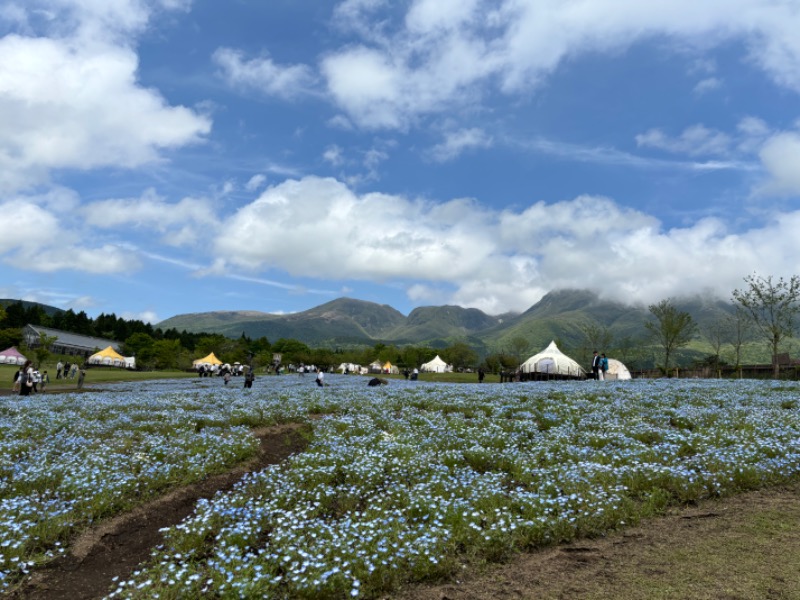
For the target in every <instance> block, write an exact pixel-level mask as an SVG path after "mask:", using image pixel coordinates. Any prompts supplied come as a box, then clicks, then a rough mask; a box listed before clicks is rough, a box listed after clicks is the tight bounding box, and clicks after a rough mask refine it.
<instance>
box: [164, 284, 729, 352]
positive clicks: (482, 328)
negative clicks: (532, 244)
mask: <svg viewBox="0 0 800 600" xmlns="http://www.w3.org/2000/svg"><path fill="white" fill-rule="evenodd" d="M673 301H674V303H675V305H676V307H677V308H678V309H679V310H684V311H686V312H689V314H691V315H692V317H693V318H694V319H695V321H696V322H697V324H698V326H699V328H701V329H702V328H704V327H705V326H707V325H709V324H710V323H711V322H713V321H716V320H718V319H721V318H723V317H724V316H726V315H729V314H731V313H732V311H733V306H732V305H731V304H730V303H726V302H724V301H722V300H717V299H710V298H703V297H702V296H693V297H686V298H678V299H674V300H673ZM650 318H651V316H650V312H649V310H648V308H647V307H644V306H629V305H625V304H623V303H621V302H617V301H612V300H606V299H603V298H601V297H599V296H598V295H597V294H595V293H594V292H591V291H588V290H557V291H553V292H550V293H548V294H545V296H543V297H542V299H541V300H539V302H537V303H536V304H534V305H532V306H531V307H530V308H528V309H527V310H526V311H524V312H522V313H519V314H514V313H506V314H504V315H502V316H491V315H488V314H486V313H484V312H483V311H481V310H479V309H477V308H464V307H461V306H453V305H444V306H423V307H417V308H415V309H413V310H412V311H411V312H410V313H409V315H408V316H404V315H403V314H402V313H401V312H399V311H398V310H396V309H394V308H393V307H391V306H389V305H387V304H377V303H373V302H369V301H366V300H356V299H353V298H337V299H335V300H332V301H330V302H326V303H325V304H322V305H319V306H316V307H313V308H311V309H308V310H305V311H302V312H299V313H292V314H289V315H276V314H273V313H266V312H265V313H259V312H258V311H209V312H204V313H189V314H186V315H176V316H174V317H170V318H169V319H165V320H164V321H161V322H160V323H158V324H157V326H158V327H160V328H161V329H169V328H175V329H177V330H178V331H181V330H182V329H185V330H186V331H188V332H194V333H199V332H205V333H219V334H222V335H225V336H226V337H239V336H241V335H242V334H245V335H247V336H248V337H251V338H257V337H266V338H267V339H269V340H270V341H275V340H277V339H280V338H293V339H297V340H299V341H301V342H304V343H306V344H309V345H323V346H332V347H333V346H338V345H347V344H367V345H373V344H375V343H393V344H397V345H402V344H422V345H425V344H427V345H431V346H434V347H443V346H446V345H448V344H449V343H452V342H454V341H468V343H470V344H471V345H474V346H479V347H484V348H486V349H489V348H503V347H506V346H508V345H509V344H510V343H511V342H512V340H513V339H514V338H524V339H526V340H528V341H529V342H530V343H531V344H532V345H533V346H540V345H541V346H542V347H543V346H545V345H546V344H548V343H549V342H550V341H552V340H554V339H556V340H562V341H564V342H567V343H577V342H578V340H580V339H582V338H583V337H584V333H583V330H584V328H586V327H588V326H599V327H601V328H606V329H608V331H609V332H610V333H611V334H612V335H613V336H614V337H615V338H627V337H630V338H635V337H641V335H642V334H643V330H644V323H645V321H647V320H649V319H650Z"/></svg>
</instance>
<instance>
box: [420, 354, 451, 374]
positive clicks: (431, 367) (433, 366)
mask: <svg viewBox="0 0 800 600" xmlns="http://www.w3.org/2000/svg"><path fill="white" fill-rule="evenodd" d="M419 370H420V371H422V372H424V373H450V372H451V371H452V370H453V367H451V366H450V365H448V364H447V363H446V362H444V361H443V360H442V359H441V358H439V355H438V354H437V355H436V358H434V359H433V360H431V361H429V362H426V363H425V364H423V365H422V366H420V368H419Z"/></svg>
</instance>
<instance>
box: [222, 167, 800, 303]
mask: <svg viewBox="0 0 800 600" xmlns="http://www.w3.org/2000/svg"><path fill="white" fill-rule="evenodd" d="M798 226H800V212H795V213H788V214H777V215H774V216H773V217H772V218H771V220H769V221H767V222H765V223H762V224H760V225H758V226H755V225H754V226H753V228H752V229H750V230H748V231H744V232H733V231H732V230H730V229H729V225H728V224H726V223H725V222H723V221H721V220H716V219H705V220H703V221H700V222H698V223H696V224H694V225H692V226H689V227H684V228H674V229H664V228H663V227H662V225H661V223H660V222H659V221H658V220H657V219H656V218H654V217H652V216H650V215H648V214H645V213H643V212H641V211H638V210H635V209H631V208H625V207H622V206H620V205H619V204H617V203H616V202H614V201H613V200H611V199H609V198H602V197H596V196H580V197H577V198H574V199H572V200H565V201H561V202H553V203H546V202H538V203H535V204H532V205H530V206H528V207H526V208H524V209H522V210H519V211H515V210H508V209H507V210H504V211H499V212H498V211H493V210H491V209H488V208H486V207H484V206H482V205H481V204H479V203H477V202H475V201H474V200H470V199H454V200H451V201H449V202H444V203H439V204H436V203H431V202H429V201H426V200H424V199H411V198H406V197H403V196H390V195H386V194H375V193H367V194H357V193H355V192H353V191H352V190H351V189H350V188H348V187H347V186H346V185H344V184H343V183H341V182H339V181H337V180H334V179H321V178H316V177H308V178H304V179H302V180H290V181H286V182H284V183H282V184H280V185H277V186H274V187H271V188H269V189H267V190H265V191H264V192H263V193H262V195H261V196H260V197H259V198H258V199H257V200H255V201H254V202H252V203H251V204H249V205H247V206H245V207H243V208H241V209H240V210H239V211H238V212H237V213H236V214H235V215H233V216H232V217H230V218H229V219H227V220H226V222H225V224H224V227H223V228H221V229H220V234H219V235H218V236H217V238H216V240H215V242H214V252H215V255H216V256H218V257H219V262H218V264H217V268H218V269H219V270H220V271H224V270H226V269H230V268H234V269H241V270H244V271H251V272H253V273H258V272H259V271H263V270H267V269H273V268H275V269H281V270H285V271H287V272H289V273H290V274H292V275H295V276H301V277H313V278H319V279H323V280H325V279H356V280H369V281H382V282H407V294H408V295H409V297H410V298H411V299H412V300H415V301H425V300H427V301H431V302H440V303H445V302H450V303H457V304H461V305H463V306H474V307H477V308H481V309H482V310H485V311H487V312H491V313H500V312H504V311H506V310H509V309H515V310H524V309H526V308H528V307H529V306H531V305H532V304H533V303H535V302H536V301H537V300H538V299H539V298H541V296H542V295H543V294H544V293H546V292H547V291H549V290H552V289H558V288H588V289H593V290H595V291H597V292H598V293H601V294H602V295H604V296H606V297H609V298H615V299H618V300H621V301H624V302H645V303H646V302H653V301H657V300H660V299H663V298H664V297H669V296H675V295H681V294H693V293H696V292H697V291H698V290H707V291H709V292H711V293H715V294H717V295H718V296H720V297H723V298H728V297H729V296H730V291H731V290H732V289H734V288H735V287H737V286H738V285H740V283H741V278H742V276H743V274H746V273H748V272H752V271H769V272H776V271H780V272H783V271H788V272H791V270H792V269H793V268H794V265H793V264H790V262H791V261H790V260H789V259H788V258H787V257H792V256H796V255H797V253H798V252H800V241H793V242H788V245H789V246H791V248H789V247H787V241H786V240H787V239H793V240H797V236H795V235H793V233H792V231H793V228H795V227H798Z"/></svg>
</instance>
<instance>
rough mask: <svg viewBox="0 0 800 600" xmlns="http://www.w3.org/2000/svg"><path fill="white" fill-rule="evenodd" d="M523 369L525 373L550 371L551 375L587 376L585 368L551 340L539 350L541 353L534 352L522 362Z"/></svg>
mask: <svg viewBox="0 0 800 600" xmlns="http://www.w3.org/2000/svg"><path fill="white" fill-rule="evenodd" d="M521 369H522V372H523V373H548V374H551V375H567V376H571V377H585V376H586V372H585V371H584V370H583V368H582V367H581V366H580V365H579V364H578V363H577V362H575V361H574V360H573V359H571V358H570V357H569V356H567V355H566V354H564V353H563V352H561V350H559V349H558V346H556V343H555V342H550V345H549V346H548V347H547V348H545V349H544V350H542V351H541V352H539V354H534V355H533V356H531V357H530V358H529V359H528V360H526V361H525V362H524V363H522V367H521Z"/></svg>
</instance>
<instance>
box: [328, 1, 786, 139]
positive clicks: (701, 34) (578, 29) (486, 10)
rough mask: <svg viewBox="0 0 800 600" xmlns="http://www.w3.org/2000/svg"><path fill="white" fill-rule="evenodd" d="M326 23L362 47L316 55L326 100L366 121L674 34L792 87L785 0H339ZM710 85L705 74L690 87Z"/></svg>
mask: <svg viewBox="0 0 800 600" xmlns="http://www.w3.org/2000/svg"><path fill="white" fill-rule="evenodd" d="M335 21H336V22H337V23H338V24H340V26H347V27H348V29H349V30H350V31H355V32H357V33H360V34H361V35H362V43H360V44H354V45H348V46H347V47H343V48H341V49H339V50H336V51H334V52H331V53H328V54H326V55H325V56H324V57H323V58H322V61H321V72H322V75H323V76H324V78H325V80H326V83H327V88H328V91H329V94H330V96H331V98H332V100H333V101H334V102H335V103H336V105H337V106H338V107H339V108H340V109H341V110H343V111H344V112H345V113H346V115H347V117H348V119H349V120H350V121H351V122H353V123H355V124H357V125H359V126H361V127H366V128H398V129H404V128H407V127H409V126H410V125H411V124H413V123H414V122H415V120H416V119H418V118H419V117H421V116H424V115H426V114H430V113H433V112H440V111H444V110H452V109H453V108H458V107H460V106H468V105H469V104H470V103H471V102H476V101H478V100H479V99H480V97H481V95H482V94H483V93H486V89H487V88H496V89H499V90H501V91H503V92H505V93H518V92H520V91H526V90H531V89H534V88H536V87H537V86H538V85H540V84H541V82H542V81H543V80H544V79H545V78H546V77H547V76H548V75H549V74H550V73H551V72H553V71H554V70H555V69H556V68H557V67H558V66H559V65H560V64H561V62H562V61H564V60H565V59H568V58H570V57H574V56H578V55H580V54H583V53H588V52H618V51H620V50H624V49H626V48H628V47H630V46H632V45H633V44H635V43H637V42H640V41H642V40H645V39H648V38H650V39H653V38H659V39H665V38H666V39H669V40H674V41H675V42H676V43H675V46H676V47H677V48H679V49H683V48H685V47H686V46H687V45H689V46H695V47H699V48H709V47H713V46H715V45H718V44H722V43H726V42H729V41H731V40H738V41H742V42H744V44H746V45H747V47H748V49H749V52H750V57H751V60H752V62H753V64H757V65H759V66H760V67H761V68H763V69H764V70H765V72H766V73H767V74H768V75H769V76H770V77H772V79H773V80H774V81H775V82H776V83H777V84H779V85H781V86H785V87H787V88H790V89H794V90H797V91H800V41H798V36H796V35H795V33H794V32H796V31H797V30H799V29H800V11H797V10H796V8H794V7H793V6H792V5H791V4H790V3H775V2H768V1H766V0H731V1H729V2H721V1H716V0H715V1H713V2H704V3H700V4H698V3H697V2H693V1H691V0H656V1H654V2H647V3H642V4H640V5H632V4H630V3H626V4H621V3H619V2H617V1H616V0H599V1H596V2H579V3H574V2H572V3H565V2H560V1H558V0H546V1H541V2H519V1H517V0H505V1H502V2H495V3H489V2H483V3H482V2H478V1H477V0H470V1H467V2H457V1H449V0H448V1H441V0H438V1H437V0H417V1H415V2H413V3H411V5H410V8H409V9H408V11H407V13H406V14H405V15H404V18H403V19H402V20H399V19H397V18H396V9H394V7H391V6H390V5H389V3H386V2H378V1H365V0H348V1H347V2H344V3H342V4H340V5H339V7H338V9H337V10H336V12H335ZM693 70H694V72H697V73H706V74H709V73H713V72H714V70H715V65H714V63H713V61H711V60H708V59H700V60H698V61H696V62H695V65H694V66H693ZM719 83H720V81H719V80H718V79H716V78H714V77H706V78H705V79H704V80H703V81H701V82H700V83H699V84H698V88H697V91H698V92H707V91H709V90H711V89H714V88H715V87H717V86H718V85H719Z"/></svg>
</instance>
